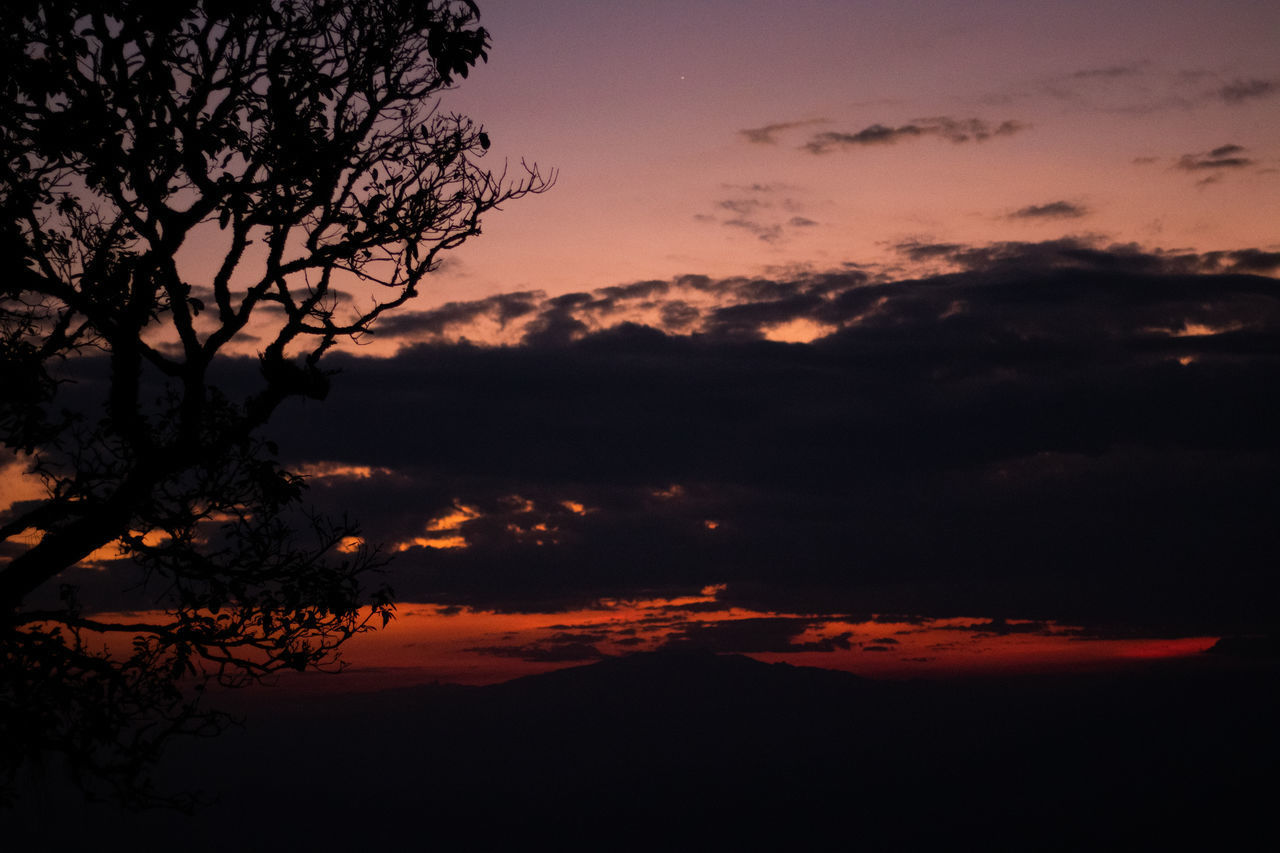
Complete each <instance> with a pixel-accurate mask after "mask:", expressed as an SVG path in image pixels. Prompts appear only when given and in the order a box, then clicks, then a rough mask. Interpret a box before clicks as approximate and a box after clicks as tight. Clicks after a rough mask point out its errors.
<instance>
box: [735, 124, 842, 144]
mask: <svg viewBox="0 0 1280 853" xmlns="http://www.w3.org/2000/svg"><path fill="white" fill-rule="evenodd" d="M826 121H827V120H826V119H825V118H811V119H804V120H801V121H783V122H775V123H774V124H766V125H765V126H763V127H753V128H747V129H745V130H740V131H738V133H739V134H740V135H741V136H743V137H744V138H745V139H746V140H747V141H748V142H752V143H755V144H757V145H775V144H777V142H778V139H777V136H778V134H780V133H782V132H784V131H787V130H792V129H794V128H797V127H810V126H812V125H815V124H825V123H826Z"/></svg>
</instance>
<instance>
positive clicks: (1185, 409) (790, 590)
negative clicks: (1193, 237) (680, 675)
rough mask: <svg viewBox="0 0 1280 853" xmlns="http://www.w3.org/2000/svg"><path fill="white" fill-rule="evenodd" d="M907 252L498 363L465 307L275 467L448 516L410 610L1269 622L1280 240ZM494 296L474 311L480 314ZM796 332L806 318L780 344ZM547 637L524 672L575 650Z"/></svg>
mask: <svg viewBox="0 0 1280 853" xmlns="http://www.w3.org/2000/svg"><path fill="white" fill-rule="evenodd" d="M898 249H899V251H900V252H901V253H902V257H903V258H904V262H912V261H911V258H912V257H915V258H919V259H922V260H921V261H920V263H923V264H926V265H927V266H928V267H929V268H931V269H936V270H938V271H937V272H931V273H928V274H917V275H914V276H891V275H888V274H887V273H884V272H880V273H877V272H876V271H874V270H841V269H837V270H833V271H829V272H821V273H804V274H794V275H790V276H776V277H758V278H719V279H717V278H710V277H707V276H695V275H690V276H682V277H679V278H675V279H670V280H664V281H642V282H633V283H626V284H620V285H617V286H613V287H607V288H598V289H595V290H591V291H583V292H580V293H573V294H566V295H562V296H556V297H541V298H539V297H535V296H531V295H529V294H525V295H523V296H522V297H521V298H520V299H519V300H515V302H514V303H511V304H519V305H522V306H524V307H522V308H521V309H520V312H521V313H520V316H518V317H515V318H513V319H511V320H509V323H510V324H511V327H512V328H511V332H512V334H514V335H516V336H517V337H515V338H514V339H513V340H512V342H510V343H508V344H507V345H505V346H497V345H493V346H480V345H477V344H474V343H470V344H467V343H463V342H461V341H460V340H458V338H459V337H461V336H462V335H464V334H465V333H467V331H468V326H467V322H464V321H463V320H460V319H457V320H454V321H450V322H452V323H455V324H456V325H448V324H445V325H444V326H441V327H439V328H443V329H444V333H443V334H442V335H440V336H438V337H437V338H435V339H433V340H432V341H431V342H426V343H417V344H414V345H411V346H406V347H404V348H403V349H402V350H401V351H400V352H399V353H397V354H396V355H395V356H393V357H385V358H373V357H359V356H357V355H349V354H341V353H335V354H334V355H333V357H332V358H331V359H328V362H329V364H330V366H331V367H332V368H334V369H337V370H339V371H340V373H339V374H338V375H337V376H336V377H335V379H334V383H333V389H332V391H331V394H330V398H329V400H327V401H326V403H325V404H324V405H323V406H316V405H314V404H313V403H311V402H308V401H297V402H294V403H290V404H288V405H286V406H285V407H284V408H283V409H282V410H281V411H280V413H279V417H278V419H276V420H275V421H273V422H272V424H271V426H270V430H269V432H270V437H272V438H274V439H275V440H277V441H278V442H279V444H280V446H281V448H282V452H283V453H285V454H287V456H286V457H285V459H284V461H285V462H286V463H287V464H289V465H293V466H296V467H302V466H305V465H307V464H309V463H311V464H313V465H314V466H315V467H314V468H313V470H318V471H319V470H324V471H339V470H347V469H351V470H357V469H358V470H360V471H365V470H367V471H368V472H369V476H367V477H366V476H359V477H356V476H328V477H317V478H316V481H315V482H313V483H312V485H311V488H310V489H309V490H308V495H309V498H310V499H311V500H312V501H313V502H314V503H315V504H316V505H317V506H318V507H319V508H321V509H331V510H340V509H344V508H348V509H352V510H353V511H354V512H355V513H356V514H357V516H358V517H359V518H360V519H361V520H362V521H363V522H364V524H365V529H364V531H363V534H364V535H365V537H366V539H367V540H368V541H370V542H387V543H395V542H407V541H411V540H412V539H413V537H415V536H426V533H425V532H424V531H427V530H428V528H429V527H430V526H431V525H433V524H435V525H436V526H437V527H443V526H444V525H443V524H442V523H441V522H440V519H443V518H454V516H459V517H458V518H457V519H456V523H455V522H450V525H449V528H450V529H449V533H450V535H451V536H455V535H456V536H458V537H461V538H462V539H463V540H465V542H466V547H458V548H449V549H439V548H428V547H416V548H415V547H411V548H409V549H407V550H405V551H404V552H402V553H399V554H397V555H396V559H395V561H394V562H393V563H392V565H391V567H390V575H389V577H388V578H387V580H388V581H389V582H390V583H391V585H392V586H393V587H394V588H395V589H396V590H397V592H398V593H399V595H400V597H401V599H402V600H404V601H429V602H435V603H438V604H454V605H471V606H475V607H485V608H495V609H502V610H520V609H533V608H541V609H546V608H556V607H564V608H568V607H572V606H581V605H585V604H590V603H591V602H594V601H596V600H598V599H599V598H601V597H616V598H620V599H625V598H630V599H637V598H651V597H654V596H656V595H659V594H662V593H664V592H669V593H671V594H673V595H674V594H681V593H688V594H696V592H697V591H698V590H701V589H703V588H705V587H707V586H708V585H716V584H726V585H727V586H726V588H725V589H724V591H723V592H722V593H719V594H718V596H717V598H718V601H720V602H722V603H723V604H724V606H725V607H734V606H738V607H751V608H754V609H755V610H756V611H758V612H762V613H775V614H793V616H791V617H787V619H786V620H784V621H780V622H759V623H755V624H752V625H747V626H745V627H744V626H739V627H738V628H736V629H729V628H724V629H718V628H701V629H694V628H692V627H691V626H689V625H685V624H673V625H672V626H671V627H672V628H673V629H675V630H676V631H677V634H678V636H679V637H680V638H683V639H684V640H686V641H690V642H694V641H697V642H700V643H703V644H709V645H715V644H717V643H721V642H724V643H728V642H729V640H728V639H726V638H727V637H728V636H729V635H728V634H727V633H720V632H721V631H730V630H737V631H739V632H743V633H741V634H739V635H738V636H737V637H735V638H734V639H733V641H732V642H733V643H734V644H738V645H739V646H740V645H741V644H743V643H749V644H752V645H754V646H755V647H757V648H782V647H784V646H785V647H787V648H791V649H792V650H794V647H795V646H796V645H798V644H804V643H815V644H817V643H824V644H827V645H833V644H837V643H838V642H841V641H840V640H839V639H838V638H835V639H832V638H827V639H821V638H817V637H816V635H815V634H814V633H813V632H812V631H808V629H807V628H806V627H805V623H806V620H809V621H811V620H812V619H813V618H816V617H811V616H810V615H809V614H824V613H825V614H830V613H835V612H845V613H852V612H865V611H867V610H875V611H876V612H881V613H923V614H927V615H933V616H973V617H999V616H1001V615H1003V616H1005V617H1006V618H1007V620H1008V622H1007V623H1006V624H1010V625H1012V624H1016V623H1014V621H1013V620H1017V619H1026V620H1036V621H1044V620H1051V619H1052V620H1058V621H1059V622H1060V623H1062V624H1077V625H1078V624H1117V625H1143V626H1148V627H1149V628H1160V629H1161V630H1175V629H1176V630H1186V631H1192V630H1194V631H1210V630H1214V631H1217V630H1224V629H1243V628H1249V627H1251V626H1254V627H1256V626H1265V625H1267V624H1272V623H1273V621H1274V618H1275V617H1274V613H1272V612H1271V611H1272V609H1273V602H1274V601H1276V600H1277V595H1280V576H1277V573H1276V572H1275V565H1276V564H1277V561H1278V560H1280V546H1277V543H1276V539H1275V537H1274V534H1273V531H1274V520H1275V518H1276V517H1277V516H1278V515H1280V494H1278V493H1277V491H1276V488H1275V483H1276V482H1280V439H1278V438H1277V436H1280V407H1277V406H1276V405H1275V400H1274V393H1273V389H1274V388H1276V387H1280V345H1278V344H1277V341H1280V287H1278V286H1277V282H1276V280H1275V279H1273V278H1268V277H1265V276H1262V275H1258V274H1257V273H1260V272H1274V271H1275V270H1277V269H1280V253H1277V252H1275V251H1274V250H1273V248H1272V247H1254V248H1240V249H1233V250H1227V251H1222V252H1211V253H1191V252H1173V251H1164V250H1159V249H1153V248H1148V247H1142V246H1137V245H1128V244H1119V245H1108V244H1105V243H1102V242H1100V241H1091V240H1086V239H1070V240H1067V239H1064V240H1053V241H1042V242H1005V243H996V244H965V243H960V242H949V243H940V242H939V243H927V242H910V243H903V244H901V245H900V246H899V247H898ZM501 304H503V303H501V302H499V301H495V300H477V301H476V303H475V305H474V307H476V308H477V310H479V311H480V313H479V314H478V315H477V316H478V317H479V318H480V320H481V321H484V322H489V321H490V319H491V318H492V317H494V316H496V315H497V313H496V312H499V311H500V310H501V308H500V305H501ZM468 305H469V304H467V303H463V304H462V307H463V308H465V309H466V310H454V311H453V313H452V315H451V316H455V317H458V318H460V317H465V316H469V315H471V314H472V312H471V310H470V307H468ZM485 312H488V313H485ZM788 323H808V324H812V326H813V327H814V328H815V329H818V330H820V331H819V332H818V333H817V334H816V335H815V337H814V338H813V339H812V340H810V341H808V342H801V343H796V342H790V343H779V342H774V341H771V340H769V339H768V335H769V334H770V332H771V331H772V330H773V329H776V328H778V326H779V324H788ZM408 339H409V340H413V339H412V338H408ZM87 375H88V374H86V376H87ZM257 377H258V373H257V365H256V363H255V360H254V359H251V358H246V359H241V360H236V361H234V362H233V363H232V364H230V365H227V366H226V369H225V371H224V373H222V374H220V382H221V384H222V386H223V388H224V390H226V392H227V393H228V394H229V395H231V396H232V397H233V398H242V397H243V396H244V395H245V394H248V393H251V392H252V391H253V390H254V388H255V387H256V385H255V382H257V381H259V380H258V379H257ZM86 384H87V380H84V381H81V382H80V383H79V385H77V386H75V387H81V388H82V387H84V386H85V385H86ZM69 387H70V386H69ZM320 463H324V464H323V465H321V464H320ZM677 486H678V487H679V488H676V487H677ZM461 507H465V508H467V511H466V512H465V513H462V512H460V510H459V508H461ZM575 507H580V508H582V511H581V512H579V511H576V510H575V509H574V508H575ZM462 516H465V517H462ZM708 520H714V521H715V522H716V524H715V526H714V527H712V526H709V525H707V524H706V522H707V521H708ZM115 571H116V569H115V568H108V569H107V570H105V571H100V572H97V573H88V572H86V573H84V574H85V578H84V582H85V584H86V585H88V586H90V587H92V589H93V590H101V589H103V588H104V585H105V584H107V583H108V582H109V581H112V580H113V579H115V578H116V576H115V574H114V572H115ZM663 618H665V619H668V620H670V619H671V618H672V617H671V616H670V614H667V615H665V616H664V617H663ZM687 618H688V617H686V619H687ZM779 618H781V617H779ZM677 621H679V620H677ZM1000 624H1001V623H1000V622H999V621H998V620H997V621H993V622H991V623H990V626H989V628H990V630H992V631H997V630H1004V629H1003V628H1001V627H1000ZM1024 624H1029V623H1024ZM748 635H749V636H748ZM561 639H562V640H563V642H561V640H555V641H552V640H551V639H548V640H547V641H543V642H540V643H539V644H537V646H536V648H535V647H531V648H530V649H527V650H525V651H524V653H526V654H528V655H547V656H552V655H559V656H575V655H576V656H589V655H591V654H592V651H591V649H589V648H587V647H588V646H593V644H594V642H595V641H594V640H592V639H591V638H590V637H585V636H577V637H565V638H561ZM574 643H579V644H582V645H579V646H574V645H573V644H574ZM874 645H879V646H882V647H890V644H888V643H884V642H878V643H874ZM738 650H741V648H740V647H739V648H738ZM573 659H587V658H586V657H575V658H573Z"/></svg>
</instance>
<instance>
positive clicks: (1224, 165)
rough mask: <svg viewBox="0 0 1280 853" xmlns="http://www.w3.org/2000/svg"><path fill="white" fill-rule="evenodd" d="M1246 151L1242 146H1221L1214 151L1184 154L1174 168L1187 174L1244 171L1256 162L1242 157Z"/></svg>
mask: <svg viewBox="0 0 1280 853" xmlns="http://www.w3.org/2000/svg"><path fill="white" fill-rule="evenodd" d="M1245 150H1246V149H1245V148H1244V146H1242V145H1234V144H1233V145H1220V146H1218V147H1217V148H1214V149H1213V150H1212V151H1207V152H1201V153H1198V154H1184V155H1182V156H1181V157H1179V158H1178V161H1177V163H1175V164H1174V166H1175V168H1178V169H1182V170H1183V171H1187V172H1199V171H1204V170H1212V169H1243V168H1247V167H1249V166H1252V165H1254V160H1252V159H1251V158H1249V157H1244V156H1241V155H1243V154H1244V153H1245Z"/></svg>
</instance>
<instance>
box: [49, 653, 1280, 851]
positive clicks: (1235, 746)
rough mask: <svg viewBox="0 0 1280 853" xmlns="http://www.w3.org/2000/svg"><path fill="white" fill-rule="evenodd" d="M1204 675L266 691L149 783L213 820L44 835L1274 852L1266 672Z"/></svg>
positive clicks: (774, 667) (1202, 665)
mask: <svg viewBox="0 0 1280 853" xmlns="http://www.w3.org/2000/svg"><path fill="white" fill-rule="evenodd" d="M1219 663H1223V661H1222V660H1221V659H1220V658H1206V660H1204V661H1199V662H1192V663H1191V664H1189V665H1187V664H1180V665H1175V666H1167V667H1161V666H1155V667H1152V666H1146V667H1144V668H1141V669H1129V670H1123V671H1116V672H1110V673H1083V674H1067V675H1060V676H1054V677H1048V676H1041V677H1019V678H1012V677H1010V678H988V679H970V680H960V681H954V682H883V681H875V680H870V679H865V678H859V677H857V676H854V675H850V674H848V673H843V672H833V671H829V670H823V669H815V668H809V667H797V666H789V665H786V664H766V663H761V662H759V661H756V660H753V659H751V658H747V657H742V656H737V655H714V654H710V653H697V652H663V653H651V654H640V655H632V656H628V657H620V658H609V659H605V660H603V661H600V662H597V663H592V664H588V665H585V666H577V667H571V668H568V669H561V670H557V671H553V672H549V673H545V674H541V675H534V676H528V677H524V678H519V679H515V680H513V681H509V682H506V683H503V684H497V685H492V686H487V687H469V688H461V687H455V686H449V685H427V686H422V687H406V688H398V689H394V690H385V691H380V692H373V693H365V694H356V695H349V696H334V697H329V698H324V699H317V698H315V697H310V698H306V699H301V700H299V699H296V698H290V697H289V696H288V694H287V693H282V694H280V695H278V696H275V697H273V696H272V694H271V691H265V692H262V693H259V694H256V695H255V696H254V697H253V698H254V699H255V700H256V701H258V702H259V703H260V704H258V705H257V706H255V708H254V709H253V711H252V712H251V713H250V714H249V718H248V721H247V723H246V727H245V730H244V731H243V732H240V733H236V734H235V735H233V736H229V737H228V736H224V737H223V738H220V739H218V740H217V741H216V742H203V743H194V744H188V745H187V746H186V747H185V748H184V750H182V751H179V752H176V753H175V756H174V759H173V761H171V762H170V764H169V765H168V766H167V767H166V769H165V775H164V777H163V778H162V780H161V781H162V782H163V783H165V784H170V785H177V784H186V785H193V784H194V785H197V786H199V787H202V788H204V789H205V790H208V791H210V792H212V793H215V794H217V795H218V797H219V801H218V802H216V803H215V804H213V805H212V806H210V807H209V808H207V809H205V810H203V811H201V812H198V813H197V814H196V815H194V816H191V817H186V816H180V815H163V814H161V815H157V814H144V815H124V814H120V813H112V812H110V811H108V810H105V809H103V808H102V807H93V808H96V809H97V810H93V809H90V811H89V812H88V813H87V814H86V819H85V820H83V821H80V822H68V821H65V820H64V821H62V822H61V823H57V824H56V825H53V826H52V829H51V828H50V827H51V824H48V823H45V824H43V826H42V830H43V831H42V834H41V836H40V837H42V838H44V839H46V841H51V842H64V843H70V842H71V841H79V840H84V839H85V838H87V837H88V836H87V835H86V833H88V832H91V833H92V834H93V837H94V838H98V839H102V838H107V839H110V838H113V837H120V838H130V839H144V840H145V839H154V840H156V841H157V843H160V842H161V841H162V840H163V839H166V838H176V837H181V838H183V839H184V846H187V847H188V849H192V850H203V849H208V850H215V849H222V848H221V846H220V845H221V839H222V838H223V835H222V833H223V832H224V830H225V827H227V826H230V825H234V826H237V827H239V828H240V830H241V831H242V834H243V835H244V836H245V837H246V838H247V839H249V840H248V841H246V842H245V843H244V844H243V845H241V846H243V849H249V850H252V849H280V846H281V845H284V846H286V847H288V848H289V849H305V847H307V846H314V845H320V844H326V845H330V844H334V843H348V842H350V843H357V842H359V841H360V840H361V839H368V838H370V837H377V838H379V839H383V840H385V841H392V842H404V841H410V842H413V843H420V844H423V845H426V844H449V845H453V846H458V847H462V848H465V849H507V848H509V847H510V846H511V845H515V844H524V843H532V842H534V841H535V840H538V839H541V840H543V841H544V842H550V843H554V844H556V845H557V847H558V849H595V850H605V849H608V850H619V849H650V848H653V847H655V846H664V845H665V846H666V847H669V848H673V849H686V848H692V847H695V846H699V845H701V846H709V847H711V848H713V849H725V848H726V847H734V846H743V847H748V848H751V847H761V846H770V847H777V846H780V845H794V844H797V843H806V842H813V843H818V842H823V841H825V840H828V839H833V838H834V839H841V840H842V843H850V844H852V843H855V842H856V843H858V844H868V845H873V846H881V847H893V848H894V849H918V848H921V847H925V846H931V845H934V844H941V843H956V842H957V840H960V839H966V838H967V839H969V840H970V841H972V840H973V839H975V838H982V839H983V844H984V846H987V847H990V848H993V849H1013V848H1017V847H1020V846H1021V847H1022V849H1025V846H1033V847H1035V848H1037V849H1048V850H1054V849H1059V850H1071V849H1093V848H1115V847H1117V846H1121V847H1126V848H1128V849H1144V848H1148V847H1152V846H1156V845H1157V844H1158V843H1160V842H1163V841H1167V840H1168V839H1171V838H1179V839H1183V840H1189V841H1190V842H1192V843H1198V844H1204V845H1208V846H1217V847H1222V846H1223V845H1226V846H1228V847H1232V846H1240V845H1243V846H1255V847H1256V846H1258V844H1260V843H1262V842H1263V841H1264V840H1265V839H1268V838H1270V839H1273V840H1274V839H1275V836H1276V834H1277V830H1276V827H1275V825H1274V822H1272V821H1271V820H1270V818H1269V817H1268V816H1269V814H1270V810H1271V806H1270V804H1271V803H1272V802H1273V801H1274V797H1275V795H1276V793H1277V790H1276V779H1275V775H1274V767H1275V766H1276V760H1277V758H1278V757H1280V738H1278V737H1277V731H1276V727H1275V724H1274V720H1275V719H1276V718H1277V717H1276V714H1275V712H1276V711H1277V710H1280V708H1277V705H1278V704H1280V703H1278V702H1277V699H1276V695H1275V692H1276V691H1275V689H1274V688H1275V685H1276V683H1277V682H1276V677H1275V676H1276V672H1275V669H1274V667H1270V666H1237V665H1234V664H1235V662H1230V663H1232V665H1230V666H1225V667H1223V666H1219V665H1217V664H1219ZM335 779H338V780H342V782H343V784H342V785H339V786H332V784H331V783H332V781H333V780H335ZM322 780H323V782H322ZM263 803H270V804H271V807H270V809H266V810H264V809H263V808H262V804H263ZM37 812H38V810H37ZM35 814H36V812H32V814H31V815H26V816H24V819H27V820H29V821H31V820H36V817H35ZM282 815H288V816H290V817H289V818H288V819H283V818H282V817H281V816H282ZM51 833H52V834H51ZM188 841H189V843H188Z"/></svg>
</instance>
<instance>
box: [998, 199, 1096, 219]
mask: <svg viewBox="0 0 1280 853" xmlns="http://www.w3.org/2000/svg"><path fill="white" fill-rule="evenodd" d="M1088 213H1089V209H1088V208H1087V207H1085V206H1084V205H1080V204H1075V203H1074V202H1069V201H1052V202H1049V203H1048V204H1032V205H1028V206H1027V207H1023V208H1019V209H1018V210H1015V211H1014V212H1013V213H1010V214H1009V216H1008V218H1009V219H1079V218H1081V217H1083V216H1087V215H1088Z"/></svg>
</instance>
